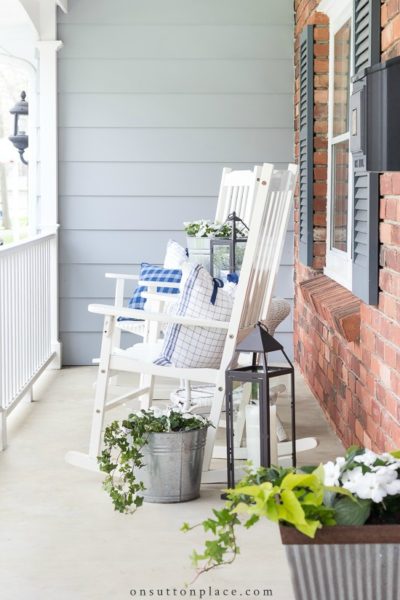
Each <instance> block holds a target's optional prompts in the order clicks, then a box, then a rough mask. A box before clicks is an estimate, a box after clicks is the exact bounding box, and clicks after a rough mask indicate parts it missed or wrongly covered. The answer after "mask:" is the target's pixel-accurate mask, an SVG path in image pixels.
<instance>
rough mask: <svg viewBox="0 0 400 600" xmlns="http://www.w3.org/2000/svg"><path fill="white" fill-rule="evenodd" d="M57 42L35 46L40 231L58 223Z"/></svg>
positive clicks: (58, 42)
mask: <svg viewBox="0 0 400 600" xmlns="http://www.w3.org/2000/svg"><path fill="white" fill-rule="evenodd" d="M61 47H62V42H60V41H40V42H37V48H38V50H39V72H40V74H39V119H40V129H39V139H40V159H41V160H40V163H41V165H40V195H41V207H40V213H41V214H40V223H39V227H40V230H41V231H46V230H48V229H54V227H55V226H56V225H57V223H58V201H57V198H58V141H57V51H58V50H59V49H60V48H61Z"/></svg>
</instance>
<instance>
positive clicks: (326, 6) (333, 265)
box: [318, 0, 354, 291]
mask: <svg viewBox="0 0 400 600" xmlns="http://www.w3.org/2000/svg"><path fill="white" fill-rule="evenodd" d="M352 7H353V4H352V0H323V1H322V2H321V4H320V5H319V6H318V10H319V11H320V12H324V13H325V14H327V15H328V16H329V18H330V23H329V48H330V51H329V96H328V98H329V100H328V186H327V232H326V233H327V235H326V266H325V268H324V273H325V275H327V276H328V277H330V278H331V279H333V280H334V281H337V282H338V283H339V284H340V285H343V286H344V287H346V288H347V289H349V290H350V291H351V289H352V270H353V265H352V260H351V248H352V236H353V232H352V227H351V222H352V219H351V216H352V211H353V193H352V187H353V186H352V156H351V154H350V153H349V181H348V226H347V252H342V251H340V250H337V249H335V248H331V242H332V185H333V183H332V173H333V169H332V166H333V165H332V155H333V153H332V146H333V144H335V143H338V142H340V141H345V140H349V143H350V132H346V133H344V134H341V135H337V136H333V108H334V102H333V100H334V98H333V96H334V88H333V83H334V60H335V56H334V47H335V46H334V38H335V35H336V33H337V32H338V30H339V29H340V28H341V27H342V26H343V25H344V24H345V23H346V21H348V20H349V19H350V20H351V38H353V35H354V26H353V16H352V15H353V12H352ZM350 47H352V42H351V44H350ZM353 70H354V67H353V56H352V52H350V73H352V72H353ZM349 126H350V125H349Z"/></svg>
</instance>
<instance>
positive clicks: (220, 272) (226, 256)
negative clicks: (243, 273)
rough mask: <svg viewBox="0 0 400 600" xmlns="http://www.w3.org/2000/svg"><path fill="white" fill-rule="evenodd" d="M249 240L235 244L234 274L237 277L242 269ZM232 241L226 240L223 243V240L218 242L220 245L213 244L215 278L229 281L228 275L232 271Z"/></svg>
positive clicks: (237, 241) (238, 241)
mask: <svg viewBox="0 0 400 600" xmlns="http://www.w3.org/2000/svg"><path fill="white" fill-rule="evenodd" d="M246 241H247V240H242V241H241V240H236V243H235V269H234V272H235V273H237V275H239V274H240V270H241V268H242V263H243V256H244V251H245V248H246ZM232 247H233V242H232V240H226V243H223V242H222V240H218V243H215V242H214V243H213V276H214V277H218V278H219V279H222V281H224V282H226V281H227V276H228V273H230V272H231V271H232V267H231V265H232Z"/></svg>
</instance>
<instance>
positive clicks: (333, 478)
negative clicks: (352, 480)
mask: <svg viewBox="0 0 400 600" xmlns="http://www.w3.org/2000/svg"><path fill="white" fill-rule="evenodd" d="M345 462H346V461H345V459H344V458H343V456H339V457H338V458H337V459H336V460H335V462H332V461H331V460H330V461H328V462H327V463H325V464H324V483H325V485H339V479H340V475H341V473H342V468H343V465H344V463H345Z"/></svg>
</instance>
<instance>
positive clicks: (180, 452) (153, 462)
mask: <svg viewBox="0 0 400 600" xmlns="http://www.w3.org/2000/svg"><path fill="white" fill-rule="evenodd" d="M206 437H207V427H203V428H202V429H195V430H193V431H176V432H175V431H174V432H170V433H150V434H149V440H148V443H147V444H146V446H145V447H144V448H143V450H142V452H143V463H144V465H145V466H144V467H143V468H142V469H140V471H139V472H138V473H137V477H138V479H141V480H142V481H143V483H144V485H145V488H146V490H145V491H144V492H143V498H144V500H145V502H160V503H168V502H187V501H188V500H194V499H195V498H198V497H199V496H200V482H201V472H202V467H203V458H204V446H205V443H206Z"/></svg>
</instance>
